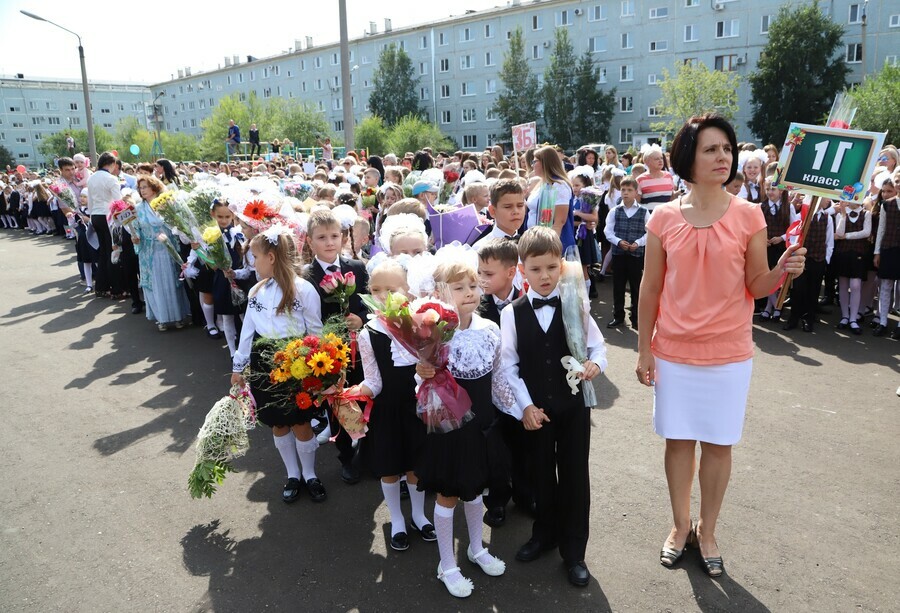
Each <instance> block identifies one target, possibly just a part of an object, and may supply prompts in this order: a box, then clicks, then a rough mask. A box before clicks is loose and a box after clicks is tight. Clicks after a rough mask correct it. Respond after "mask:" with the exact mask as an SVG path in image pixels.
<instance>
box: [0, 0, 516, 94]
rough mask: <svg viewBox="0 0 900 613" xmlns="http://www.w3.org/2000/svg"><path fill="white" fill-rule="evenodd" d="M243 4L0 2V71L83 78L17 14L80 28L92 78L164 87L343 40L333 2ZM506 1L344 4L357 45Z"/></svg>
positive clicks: (72, 44) (52, 31) (66, 47)
mask: <svg viewBox="0 0 900 613" xmlns="http://www.w3.org/2000/svg"><path fill="white" fill-rule="evenodd" d="M235 4H237V3H235ZM241 4H242V5H244V6H258V7H259V8H258V9H256V10H255V12H249V11H247V10H245V9H241V10H235V9H231V8H229V7H230V5H231V3H229V2H192V1H190V0H187V1H184V0H181V1H179V2H175V1H173V0H157V2H152V3H147V2H142V3H124V2H123V3H115V2H98V1H96V0H82V1H81V2H80V3H78V2H73V1H72V0H67V1H66V2H63V1H61V0H0V74H2V75H5V76H12V75H16V74H18V73H22V74H24V75H25V78H63V79H80V78H81V69H80V66H79V63H78V41H77V39H76V38H75V37H74V36H72V35H71V34H69V33H67V32H64V31H62V30H60V29H58V28H55V27H53V26H51V25H50V24H48V23H44V22H41V21H35V20H34V19H30V18H28V17H26V16H25V15H22V14H21V13H20V12H19V11H20V10H26V11H29V12H31V13H34V14H36V15H39V16H41V17H44V18H45V19H49V20H51V21H54V22H55V23H57V24H59V25H60V26H63V27H65V28H67V29H69V30H72V31H73V32H77V33H78V34H79V35H80V36H81V38H82V44H83V45H84V53H85V63H86V66H87V74H88V79H89V80H91V81H115V82H135V83H147V84H151V83H158V82H161V81H166V80H168V79H169V78H170V76H171V75H172V74H174V73H176V72H177V70H178V69H179V68H184V67H185V66H190V67H191V70H192V71H193V72H194V73H196V72H198V71H201V70H204V71H205V70H214V69H215V68H216V67H217V66H218V65H219V64H223V63H224V58H225V56H229V57H231V56H232V55H239V56H241V61H245V60H246V56H248V55H252V56H255V57H266V56H270V55H275V54H278V53H280V52H283V51H287V50H288V49H289V48H292V47H293V46H294V40H295V39H300V40H305V37H306V36H312V37H313V43H314V45H323V44H326V43H330V42H337V41H338V39H339V38H340V29H339V25H338V2H337V0H316V1H314V2H311V1H309V0H294V1H293V2H290V1H289V2H260V3H241ZM505 5H506V0H463V2H452V3H451V2H425V3H420V2H415V3H414V2H410V1H409V0H377V1H372V0H347V13H348V18H347V29H348V34H349V36H350V38H351V39H353V38H357V37H360V36H362V34H363V32H364V31H365V30H366V29H367V28H368V26H369V22H370V21H374V22H376V23H377V24H378V31H379V32H383V31H384V19H385V18H386V17H387V18H389V19H391V21H392V23H393V27H394V29H397V28H400V27H404V26H409V25H417V24H422V23H428V22H431V21H434V20H437V19H443V18H446V17H449V16H450V15H451V14H452V15H461V14H463V13H464V12H465V11H466V10H469V9H471V10H476V11H480V10H484V9H487V8H493V7H495V6H505ZM276 6H277V7H278V9H277V11H276V9H275V8H274V7H276ZM410 7H415V10H413V11H411V10H410Z"/></svg>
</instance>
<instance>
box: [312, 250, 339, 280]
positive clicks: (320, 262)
mask: <svg viewBox="0 0 900 613" xmlns="http://www.w3.org/2000/svg"><path fill="white" fill-rule="evenodd" d="M316 262H318V263H319V266H321V267H322V270H324V271H325V274H326V275H327V274H329V273H330V272H331V271H329V270H328V267H329V266H337V272H341V256H340V255H339V256H337V258H336V259H335V260H334V262H323V261H322V260H320V259H319V258H316Z"/></svg>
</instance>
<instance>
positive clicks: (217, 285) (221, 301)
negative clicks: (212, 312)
mask: <svg viewBox="0 0 900 613" xmlns="http://www.w3.org/2000/svg"><path fill="white" fill-rule="evenodd" d="M222 237H223V238H224V239H225V246H226V248H227V249H228V255H229V257H230V258H231V270H238V269H240V268H241V266H243V264H244V259H243V257H242V254H241V242H242V241H243V240H244V235H243V234H242V233H241V231H240V229H239V228H237V227H235V226H229V227H227V228H225V229H224V230H222ZM207 270H209V269H207ZM209 272H211V273H212V275H211V276H207V277H206V278H205V279H204V282H206V283H209V282H210V280H211V283H210V284H209V285H205V287H209V288H210V289H209V293H211V294H212V295H213V305H214V306H215V309H216V315H240V314H241V313H242V312H243V310H244V304H243V303H242V304H234V302H233V301H232V299H231V281H230V280H229V279H228V277H226V276H225V272H224V271H222V270H209ZM201 274H202V273H201Z"/></svg>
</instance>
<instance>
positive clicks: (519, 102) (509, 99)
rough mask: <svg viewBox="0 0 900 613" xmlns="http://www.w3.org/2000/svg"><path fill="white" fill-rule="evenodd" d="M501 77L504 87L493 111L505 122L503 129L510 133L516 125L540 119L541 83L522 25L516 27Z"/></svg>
mask: <svg viewBox="0 0 900 613" xmlns="http://www.w3.org/2000/svg"><path fill="white" fill-rule="evenodd" d="M500 80H501V81H502V82H503V89H502V90H500V93H499V94H498V95H497V102H496V103H495V104H494V109H493V110H494V112H496V113H497V116H498V117H499V118H500V121H502V122H503V129H504V130H505V131H506V132H507V133H510V132H511V130H512V126H515V125H518V124H520V123H528V122H530V121H537V120H538V119H539V116H538V105H539V103H540V98H539V94H540V86H539V85H538V80H537V76H535V75H534V74H532V72H531V68H530V67H529V66H528V60H527V59H526V58H525V41H524V38H523V36H522V28H521V27H517V28H516V29H515V30H513V32H512V35H511V36H510V39H509V49H507V51H506V52H505V53H504V54H503V68H502V69H501V70H500Z"/></svg>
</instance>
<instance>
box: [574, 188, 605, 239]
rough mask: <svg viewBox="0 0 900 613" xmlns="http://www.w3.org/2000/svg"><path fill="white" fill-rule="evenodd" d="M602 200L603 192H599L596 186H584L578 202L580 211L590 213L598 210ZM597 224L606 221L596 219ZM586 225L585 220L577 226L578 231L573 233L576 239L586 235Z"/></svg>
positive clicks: (587, 231) (584, 237)
mask: <svg viewBox="0 0 900 613" xmlns="http://www.w3.org/2000/svg"><path fill="white" fill-rule="evenodd" d="M602 200H603V192H601V191H600V190H599V189H597V188H596V187H585V188H584V189H582V190H581V196H579V202H580V204H581V212H582V213H592V212H594V211H599V210H600V203H601V202H602ZM597 223H598V224H603V223H606V220H605V219H599V218H598V220H597ZM588 225H589V224H587V223H585V222H582V223H581V225H579V226H578V233H577V234H576V235H575V238H576V239H578V240H584V239H586V238H587V237H588V234H589V232H590V231H589V230H588Z"/></svg>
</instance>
